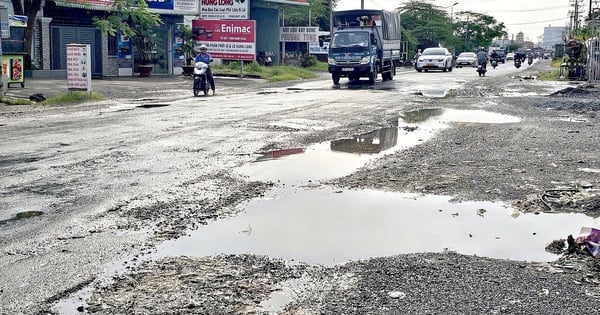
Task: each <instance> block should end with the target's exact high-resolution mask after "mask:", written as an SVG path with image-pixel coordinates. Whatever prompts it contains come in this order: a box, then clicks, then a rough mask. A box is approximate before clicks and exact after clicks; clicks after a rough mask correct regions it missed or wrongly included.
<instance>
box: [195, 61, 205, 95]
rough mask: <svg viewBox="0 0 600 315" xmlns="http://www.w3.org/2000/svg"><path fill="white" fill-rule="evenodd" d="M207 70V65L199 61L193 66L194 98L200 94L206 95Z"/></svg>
mask: <svg viewBox="0 0 600 315" xmlns="http://www.w3.org/2000/svg"><path fill="white" fill-rule="evenodd" d="M207 70H208V64H206V63H204V62H201V61H199V62H196V63H195V64H194V73H193V76H194V96H198V95H199V94H200V92H202V93H204V95H207V94H208V89H209V86H208V82H207V81H208V80H207V74H206V71H207Z"/></svg>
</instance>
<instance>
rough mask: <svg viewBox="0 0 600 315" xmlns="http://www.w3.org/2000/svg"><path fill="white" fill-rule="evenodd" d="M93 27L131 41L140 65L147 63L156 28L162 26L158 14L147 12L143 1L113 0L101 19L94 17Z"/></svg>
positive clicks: (153, 47)
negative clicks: (120, 35) (125, 37)
mask: <svg viewBox="0 0 600 315" xmlns="http://www.w3.org/2000/svg"><path fill="white" fill-rule="evenodd" d="M93 24H94V26H95V27H96V28H98V29H99V30H100V31H102V32H104V33H108V34H109V35H112V36H115V35H116V34H117V33H121V34H123V35H125V36H128V37H129V38H131V39H132V41H133V43H134V46H135V49H137V51H138V56H139V58H140V61H141V62H142V64H145V63H149V62H150V60H151V55H152V52H153V51H154V50H155V48H156V40H157V37H158V34H157V33H156V32H157V28H158V27H159V26H160V25H162V21H161V19H160V16H159V14H158V13H154V12H151V11H150V10H148V4H147V3H146V1H145V0H114V2H113V5H112V8H111V10H110V11H109V12H107V13H106V14H105V15H104V16H102V17H94V22H93Z"/></svg>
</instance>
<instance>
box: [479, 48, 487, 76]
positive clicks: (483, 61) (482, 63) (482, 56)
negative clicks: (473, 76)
mask: <svg viewBox="0 0 600 315" xmlns="http://www.w3.org/2000/svg"><path fill="white" fill-rule="evenodd" d="M487 62H488V56H487V53H486V52H485V48H483V47H481V48H480V49H479V52H478V53H477V67H478V68H477V72H479V75H480V76H481V75H482V74H483V75H485V72H486V71H487ZM479 67H481V68H479Z"/></svg>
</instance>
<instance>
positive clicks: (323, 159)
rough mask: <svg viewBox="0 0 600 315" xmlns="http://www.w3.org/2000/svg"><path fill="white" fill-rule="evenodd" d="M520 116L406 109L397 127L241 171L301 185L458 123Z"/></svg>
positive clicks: (279, 155)
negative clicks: (408, 110) (407, 110)
mask: <svg viewBox="0 0 600 315" xmlns="http://www.w3.org/2000/svg"><path fill="white" fill-rule="evenodd" d="M519 121H520V119H519V118H518V117H514V116H509V115H504V114H498V113H493V112H489V111H484V110H457V109H442V108H428V109H421V110H415V111H410V112H406V113H403V114H402V116H401V117H400V118H399V119H398V121H397V124H396V125H397V126H394V127H390V128H382V129H378V130H374V131H372V132H368V133H365V134H361V135H357V136H354V137H349V138H346V139H338V140H334V141H328V142H323V143H318V144H315V145H311V146H309V147H307V148H290V149H284V150H277V151H271V152H265V153H263V154H262V156H260V157H258V158H257V160H256V161H255V162H254V163H251V164H248V165H244V166H242V167H240V168H239V169H237V170H236V171H237V172H238V173H240V174H243V175H246V176H248V177H249V178H250V179H251V180H257V181H271V182H275V183H283V184H291V185H299V184H305V183H310V182H313V183H314V182H317V181H321V180H329V179H333V178H337V177H341V176H345V175H348V174H350V173H352V172H353V171H355V170H356V169H358V168H359V167H362V166H363V165H365V164H366V163H367V162H369V161H370V160H372V159H375V158H378V157H381V156H382V155H385V154H390V153H393V152H396V151H398V150H402V149H406V148H409V147H411V146H414V145H418V144H419V143H422V142H423V141H426V140H428V139H430V138H431V137H433V136H434V135H435V134H436V133H437V132H439V131H441V130H443V129H444V128H448V127H449V126H450V124H451V123H453V122H462V123H480V124H492V123H515V122H519Z"/></svg>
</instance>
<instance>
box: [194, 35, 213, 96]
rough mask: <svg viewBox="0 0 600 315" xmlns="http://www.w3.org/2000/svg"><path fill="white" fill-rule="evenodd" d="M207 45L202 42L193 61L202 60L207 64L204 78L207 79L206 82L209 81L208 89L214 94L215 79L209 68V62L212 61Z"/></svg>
mask: <svg viewBox="0 0 600 315" xmlns="http://www.w3.org/2000/svg"><path fill="white" fill-rule="evenodd" d="M207 50H208V47H206V45H204V44H202V45H200V53H199V54H197V55H196V59H195V60H194V62H199V61H200V62H204V63H205V64H207V65H209V67H208V69H206V78H207V79H208V83H210V89H211V90H212V94H213V95H215V79H214V78H213V75H212V69H211V68H210V62H211V61H212V57H211V56H210V54H209V53H208V52H207Z"/></svg>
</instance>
